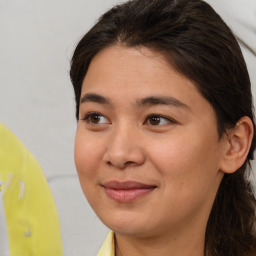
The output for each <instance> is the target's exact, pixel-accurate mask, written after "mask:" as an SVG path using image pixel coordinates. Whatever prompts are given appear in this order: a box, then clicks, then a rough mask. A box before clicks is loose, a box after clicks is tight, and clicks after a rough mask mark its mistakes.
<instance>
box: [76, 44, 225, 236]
mask: <svg viewBox="0 0 256 256" xmlns="http://www.w3.org/2000/svg"><path fill="white" fill-rule="evenodd" d="M79 118H80V119H79V122H78V128H77V134H76V142H75V163H76V167H77V172H78V175H79V179H80V183H81V186H82V189H83V192H84V194H85V196H86V198H87V199H88V201H89V203H90V205H91V206H92V208H93V209H94V211H95V212H96V214H97V215H98V216H99V218H100V219H101V220H102V222H103V223H105V224H106V225H107V226H108V227H109V228H111V229H113V230H114V231H115V232H117V233H120V234H124V235H133V236H136V235H137V236H149V235H157V234H161V233H166V232H176V233H177V232H179V231H180V230H182V229H187V228H188V227H190V228H191V229H192V228H193V230H194V231H197V229H201V230H203V231H204V229H205V225H206V222H207V219H208V216H209V213H210V210H211V207H212V204H213V200H214V197H215V195H216V192H217V189H218V187H219V184H220V181H221V179H222V177H223V173H222V172H221V171H219V170H220V169H221V164H222V161H223V156H224V153H225V147H226V143H225V139H224V138H222V139H219V136H218V132H217V124H216V116H215V112H214V110H213V108H212V106H211V105H210V104H209V103H208V102H207V101H206V100H205V99H204V98H203V97H202V96H201V94H200V93H199V92H198V90H197V89H196V87H195V85H194V84H193V83H192V82H191V81H190V80H188V79H187V78H186V77H184V76H182V75H181V74H179V73H177V72H176V71H175V70H174V69H173V68H172V67H171V66H170V65H169V64H168V63H167V62H166V61H165V59H164V58H163V57H162V56H161V55H160V54H158V53H155V52H153V51H151V50H149V49H147V48H143V47H141V48H126V47H121V46H111V47H109V48H106V49H104V50H102V51H101V52H100V53H98V54H97V55H96V56H95V58H94V59H93V60H92V62H91V64H90V66H89V70H88V72H87V74H86V76H85V78H84V81H83V85H82V94H81V104H80V117H79Z"/></svg>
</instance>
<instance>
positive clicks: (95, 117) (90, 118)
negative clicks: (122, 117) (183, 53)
mask: <svg viewBox="0 0 256 256" xmlns="http://www.w3.org/2000/svg"><path fill="white" fill-rule="evenodd" d="M82 120H85V121H86V122H87V123H89V124H90V123H91V124H107V123H109V121H108V119H107V118H106V117H105V116H103V115H101V114H99V113H88V114H86V115H85V117H84V118H82Z"/></svg>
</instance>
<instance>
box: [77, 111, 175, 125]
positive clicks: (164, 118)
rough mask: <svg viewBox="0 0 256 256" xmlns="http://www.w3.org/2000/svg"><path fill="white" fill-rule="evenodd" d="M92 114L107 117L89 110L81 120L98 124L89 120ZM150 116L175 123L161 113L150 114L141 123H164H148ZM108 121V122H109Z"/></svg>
mask: <svg viewBox="0 0 256 256" xmlns="http://www.w3.org/2000/svg"><path fill="white" fill-rule="evenodd" d="M93 116H98V117H104V118H105V119H107V118H106V117H105V116H104V115H102V114H100V113H97V112H89V113H87V114H86V115H85V116H84V117H83V118H82V119H81V120H83V121H86V122H87V123H88V124H92V125H98V124H99V123H94V122H92V121H91V120H90V118H92V117H93ZM150 118H152V119H153V118H155V119H159V120H160V122H161V119H162V120H165V121H166V123H170V124H175V123H177V122H176V121H175V120H173V119H171V118H169V117H166V116H163V115H159V114H150V115H148V116H147V117H146V120H145V121H144V123H143V124H148V125H151V126H163V125H165V124H162V125H158V124H150V123H149V120H150ZM109 123H110V122H109Z"/></svg>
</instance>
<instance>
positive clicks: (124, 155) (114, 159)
mask: <svg viewBox="0 0 256 256" xmlns="http://www.w3.org/2000/svg"><path fill="white" fill-rule="evenodd" d="M139 137H140V135H139V129H138V128H136V127H134V126H133V127H132V126H131V125H128V124H127V122H124V123H122V124H120V125H118V126H116V127H114V128H113V130H112V134H111V136H110V138H109V142H108V146H107V152H106V154H105V161H106V162H107V163H108V164H110V165H113V166H116V167H118V168H124V167H126V166H128V165H141V164H142V163H143V162H144V158H145V156H144V152H143V148H142V147H141V146H140V143H139Z"/></svg>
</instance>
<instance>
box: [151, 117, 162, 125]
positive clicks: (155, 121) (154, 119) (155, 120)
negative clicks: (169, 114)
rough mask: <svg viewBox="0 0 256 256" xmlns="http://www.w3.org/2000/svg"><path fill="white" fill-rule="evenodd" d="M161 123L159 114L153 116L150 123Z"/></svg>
mask: <svg viewBox="0 0 256 256" xmlns="http://www.w3.org/2000/svg"><path fill="white" fill-rule="evenodd" d="M159 123H160V117H159V116H153V117H151V119H150V124H152V125H158V124H159Z"/></svg>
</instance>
